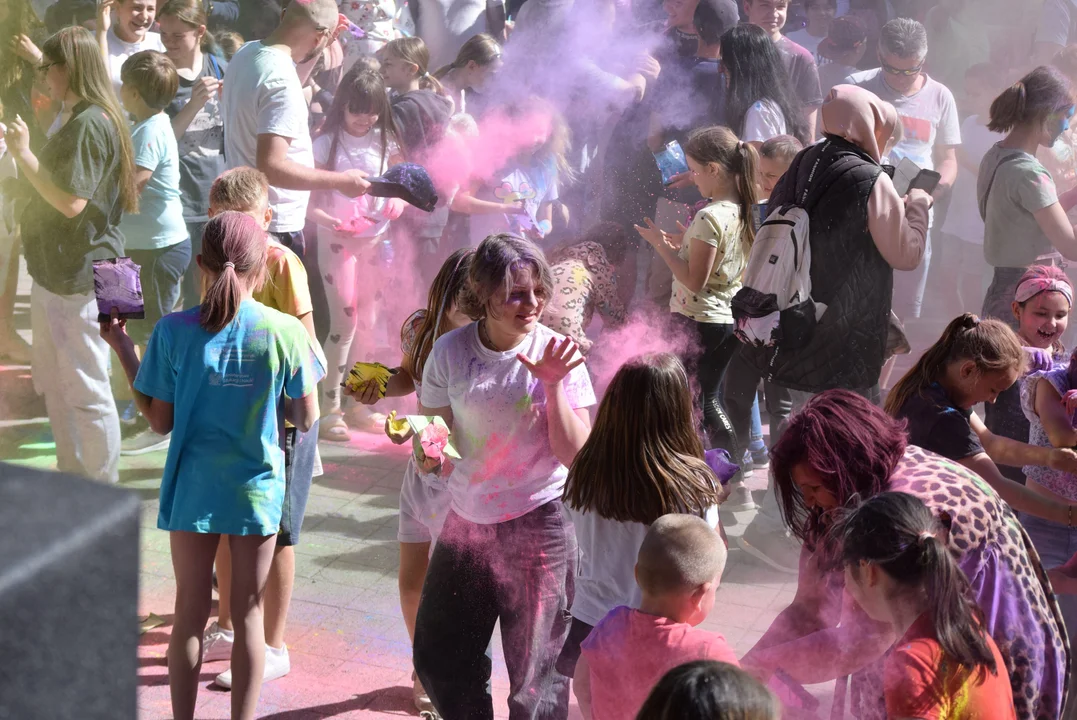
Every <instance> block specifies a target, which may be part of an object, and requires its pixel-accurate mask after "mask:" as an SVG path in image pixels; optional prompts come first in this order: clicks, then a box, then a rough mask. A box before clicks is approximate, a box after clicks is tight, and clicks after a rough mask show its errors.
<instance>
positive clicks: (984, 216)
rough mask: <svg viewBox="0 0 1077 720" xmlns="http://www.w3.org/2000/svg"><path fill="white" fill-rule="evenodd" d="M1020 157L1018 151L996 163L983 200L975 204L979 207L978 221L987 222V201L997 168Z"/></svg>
mask: <svg viewBox="0 0 1077 720" xmlns="http://www.w3.org/2000/svg"><path fill="white" fill-rule="evenodd" d="M1021 155H1022V152H1021V151H1020V150H1018V151H1017V152H1014V153H1010V154H1009V155H1007V156H1006V157H1004V158H1002V159H1001V160H999V161H998V165H996V166H995V171H994V172H993V173H991V180H990V182H988V183H987V192H985V193H984V199H983V200H982V201H980V202H979V203H977V204H978V205H979V206H980V219H981V220H983V221H984V222H987V199H988V198H989V197H991V188H993V187H994V186H995V176H996V175H998V170H999V168H1000V167H1002V166H1003V165H1005V164H1006V163H1008V162H1010V161H1011V160H1016V159H1017V158H1018V157H1020V156H1021Z"/></svg>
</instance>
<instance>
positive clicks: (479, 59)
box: [434, 33, 501, 117]
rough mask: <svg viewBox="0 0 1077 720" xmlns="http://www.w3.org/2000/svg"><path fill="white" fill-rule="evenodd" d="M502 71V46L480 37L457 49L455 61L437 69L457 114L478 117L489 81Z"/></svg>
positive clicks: (472, 38) (485, 37)
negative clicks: (458, 50) (468, 114)
mask: <svg viewBox="0 0 1077 720" xmlns="http://www.w3.org/2000/svg"><path fill="white" fill-rule="evenodd" d="M500 69H501V45H499V44H498V42H497V40H494V38H493V36H492V35H487V34H486V33H479V34H478V35H475V36H473V37H471V38H470V39H469V40H468V41H467V42H466V43H464V44H463V45H462V46H461V47H460V52H458V53H457V54H456V59H455V60H453V61H452V62H451V63H450V64H448V65H445V66H444V67H442V68H440V69H438V71H437V72H436V73H434V78H435V79H436V80H439V81H440V82H441V84H442V86H443V87H444V88H445V91H446V92H447V93H448V94H449V96H450V97H451V98H452V101H453V103H454V104H455V106H456V112H458V113H470V114H471V115H472V116H474V117H478V116H479V115H480V114H481V112H480V110H482V105H481V101H482V94H483V91H484V89H485V88H486V87H487V85H488V84H489V82H490V78H491V77H492V76H493V75H494V74H495V73H497V71H498V70H500ZM476 96H478V100H479V102H478V103H476V102H475V100H476Z"/></svg>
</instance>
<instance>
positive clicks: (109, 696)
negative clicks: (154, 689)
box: [0, 463, 139, 720]
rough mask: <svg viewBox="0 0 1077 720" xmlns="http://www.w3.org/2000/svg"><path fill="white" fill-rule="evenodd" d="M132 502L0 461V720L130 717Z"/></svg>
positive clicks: (134, 610) (134, 601)
mask: <svg viewBox="0 0 1077 720" xmlns="http://www.w3.org/2000/svg"><path fill="white" fill-rule="evenodd" d="M138 528H139V501H138V497H137V496H136V495H135V494H133V493H130V492H128V491H125V490H121V489H118V488H115V487H110V486H107V485H102V484H100V483H95V482H91V481H89V480H85V479H83V478H79V477H75V476H73V475H65V474H62V473H55V472H45V471H41V470H32V469H28V468H23V467H18V466H15V465H8V464H3V463H0V720H38V719H40V720H135V718H136V716H137V706H138V703H137V697H136V683H137V680H138Z"/></svg>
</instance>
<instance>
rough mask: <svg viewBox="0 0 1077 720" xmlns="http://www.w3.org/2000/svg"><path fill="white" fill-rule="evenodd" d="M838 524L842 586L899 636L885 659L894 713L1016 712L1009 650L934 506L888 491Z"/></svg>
mask: <svg viewBox="0 0 1077 720" xmlns="http://www.w3.org/2000/svg"><path fill="white" fill-rule="evenodd" d="M837 533H838V537H840V539H841V543H842V553H841V557H842V564H843V566H844V568H845V589H846V590H847V591H848V592H849V594H850V595H851V596H852V598H853V599H854V600H855V601H856V602H857V604H859V605H860V607H861V609H863V610H864V612H865V613H867V615H868V616H869V617H871V618H872V619H873V620H876V621H879V622H882V623H886V624H887V625H889V626H891V628H892V629H893V632H894V634H895V636H897V637H900V638H901V639H900V640H898V642H897V643H896V644H895V645H894V647H893V648H892V649H891V651H890V652H889V653H888V654H887V655H886V657H885V660H884V669H883V689H884V695H885V701H886V713H887V717H891V718H949V717H961V718H993V719H994V720H1005V719H1006V718H1015V717H1016V711H1015V709H1014V703H1013V689H1012V688H1011V686H1010V678H1009V675H1008V673H1007V671H1006V664H1005V662H1004V661H1003V658H1002V654H1001V653H1000V652H999V649H998V646H997V645H996V644H995V641H994V640H993V639H992V638H991V636H990V635H988V634H987V632H986V631H985V627H984V617H983V613H982V612H981V610H980V608H979V607H977V606H976V604H975V603H973V602H972V600H971V599H970V597H969V582H968V579H967V578H966V577H965V574H964V573H963V572H962V571H961V569H960V568H959V567H958V565H957V562H956V561H955V559H954V557H953V556H952V555H951V553H950V550H949V548H948V545H947V543H948V538H947V535H948V533H947V531H945V530H943V528H942V527H940V525H939V522H938V521H937V520H936V519H935V516H934V515H932V513H931V511H930V510H929V509H928V508H927V507H926V506H925V505H924V504H923V503H922V502H921V501H920V500H919V499H918V498H916V497H914V496H912V495H907V494H905V493H901V492H885V493H882V494H880V495H876V496H875V497H873V498H871V499H870V500H868V501H867V502H865V503H864V504H863V505H861V506H860V507H858V508H856V509H855V510H853V511H851V512H850V514H849V515H848V516H847V517H846V518H845V519H844V521H843V522H842V524H841V525H840V526H839V527H838V529H837Z"/></svg>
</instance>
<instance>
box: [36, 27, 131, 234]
mask: <svg viewBox="0 0 1077 720" xmlns="http://www.w3.org/2000/svg"><path fill="white" fill-rule="evenodd" d="M41 54H42V55H43V56H44V57H46V58H48V60H49V61H50V62H54V63H57V64H59V65H63V66H64V69H66V70H67V83H68V87H69V88H70V90H71V92H73V93H75V95H77V96H78V97H79V98H80V99H82V100H85V101H86V102H88V103H90V104H91V105H96V106H98V107H99V108H101V110H102V111H104V113H105V115H106V116H107V117H108V119H109V120H111V121H112V124H113V126H115V128H116V143H117V145H118V148H117V149H118V150H119V154H120V158H119V160H120V162H119V181H118V183H117V184H118V185H119V189H120V205H121V206H122V207H123V209H124V212H128V213H137V212H138V187H137V186H136V185H135V153H134V150H133V149H132V147H131V133H130V131H129V130H128V127H127V114H126V113H125V112H124V111H123V110H122V109H120V101H119V100H117V99H116V91H115V90H113V89H112V78H111V77H110V76H109V72H108V68H107V67H106V66H105V60H104V58H103V57H102V56H101V47H100V46H99V45H98V44H97V40H95V39H94V36H93V34H92V33H90V31H89V30H87V29H86V28H84V27H80V26H75V27H66V28H63V29H62V30H58V31H57V32H56V33H55V34H54V35H53V36H52V37H50V38H49V39H48V40H46V41H45V44H44V45H43V46H42V48H41Z"/></svg>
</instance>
